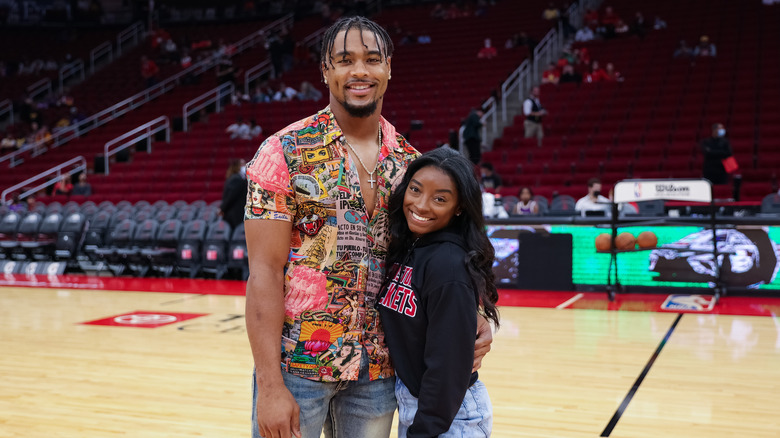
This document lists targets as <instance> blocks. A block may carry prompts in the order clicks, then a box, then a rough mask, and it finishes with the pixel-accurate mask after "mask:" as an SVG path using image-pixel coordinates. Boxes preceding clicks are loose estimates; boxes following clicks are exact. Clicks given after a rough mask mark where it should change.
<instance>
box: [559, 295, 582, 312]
mask: <svg viewBox="0 0 780 438" xmlns="http://www.w3.org/2000/svg"><path fill="white" fill-rule="evenodd" d="M584 296H585V294H583V293H578V294H577V295H575V296H573V297H571V298H569V299H568V300H566V301H564V302H562V303H561V304H558V305H557V306H555V308H556V309H565V308H567V307H569V306H571V305H572V304H574V303H575V302H576V301H577V300H579V299H580V298H582V297H584Z"/></svg>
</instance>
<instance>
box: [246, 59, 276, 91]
mask: <svg viewBox="0 0 780 438" xmlns="http://www.w3.org/2000/svg"><path fill="white" fill-rule="evenodd" d="M271 70H273V67H272V66H271V61H270V60H269V59H266V60H265V61H263V62H261V63H260V64H257V65H256V66H254V67H252V68H250V69H249V70H247V71H246V73H244V93H245V94H249V95H251V94H250V87H251V85H252V82H254V81H255V80H256V79H258V78H260V77H262V76H263V75H265V74H268V73H271Z"/></svg>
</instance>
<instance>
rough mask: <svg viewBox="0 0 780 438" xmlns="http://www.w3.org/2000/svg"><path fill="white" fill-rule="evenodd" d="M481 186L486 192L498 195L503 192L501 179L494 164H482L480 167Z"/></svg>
mask: <svg viewBox="0 0 780 438" xmlns="http://www.w3.org/2000/svg"><path fill="white" fill-rule="evenodd" d="M479 177H480V178H479V180H480V185H481V186H482V188H483V189H484V190H490V191H491V192H493V193H498V192H499V191H500V190H501V177H500V176H498V174H497V173H496V172H495V169H494V168H493V163H481V164H480V165H479Z"/></svg>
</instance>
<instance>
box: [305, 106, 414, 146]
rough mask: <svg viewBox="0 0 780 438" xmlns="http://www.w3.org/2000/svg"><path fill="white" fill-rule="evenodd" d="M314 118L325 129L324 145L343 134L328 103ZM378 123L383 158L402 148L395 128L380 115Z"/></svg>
mask: <svg viewBox="0 0 780 438" xmlns="http://www.w3.org/2000/svg"><path fill="white" fill-rule="evenodd" d="M316 120H317V124H319V125H322V124H325V129H324V131H323V143H324V145H325V146H327V145H329V144H330V143H333V142H334V141H336V140H338V139H339V137H341V135H342V134H343V132H342V131H341V128H340V127H339V124H338V122H337V121H336V117H335V116H334V115H333V112H332V111H331V110H330V105H329V106H326V107H325V108H323V109H322V110H320V112H318V113H317V116H316ZM379 125H380V126H381V127H382V148H381V150H380V155H381V156H382V157H383V158H384V157H387V156H388V155H391V153H390V152H391V151H393V150H396V151H400V150H402V149H403V148H401V146H400V145H399V143H398V141H397V139H396V136H397V131H396V130H395V127H394V126H393V125H392V124H391V123H390V122H388V121H387V119H385V118H384V117H382V116H379Z"/></svg>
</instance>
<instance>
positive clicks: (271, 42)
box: [265, 32, 284, 79]
mask: <svg viewBox="0 0 780 438" xmlns="http://www.w3.org/2000/svg"><path fill="white" fill-rule="evenodd" d="M265 48H266V50H268V55H269V57H270V58H271V66H272V67H273V76H272V78H273V79H278V78H279V77H281V76H282V72H283V71H284V47H283V46H282V39H281V38H280V37H279V35H278V34H277V33H275V32H274V33H272V34H271V35H270V36H269V37H268V39H267V40H266V42H265Z"/></svg>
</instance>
